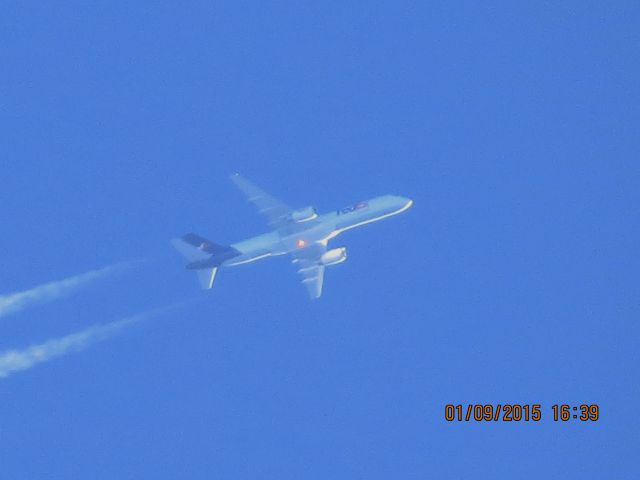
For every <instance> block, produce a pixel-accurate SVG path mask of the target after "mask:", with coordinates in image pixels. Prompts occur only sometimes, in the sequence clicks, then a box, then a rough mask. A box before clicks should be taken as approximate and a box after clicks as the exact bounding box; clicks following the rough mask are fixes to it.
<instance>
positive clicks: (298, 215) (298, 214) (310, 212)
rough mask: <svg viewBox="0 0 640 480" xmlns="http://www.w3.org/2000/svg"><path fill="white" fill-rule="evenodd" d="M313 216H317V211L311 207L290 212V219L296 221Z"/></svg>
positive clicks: (300, 221)
mask: <svg viewBox="0 0 640 480" xmlns="http://www.w3.org/2000/svg"><path fill="white" fill-rule="evenodd" d="M314 218H318V213H317V212H316V209H315V208H313V207H305V208H301V209H300V210H296V211H294V212H293V213H292V214H291V220H293V221H294V222H296V223H302V222H308V221H309V220H313V219H314Z"/></svg>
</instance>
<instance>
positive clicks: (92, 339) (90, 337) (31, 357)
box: [0, 307, 171, 378]
mask: <svg viewBox="0 0 640 480" xmlns="http://www.w3.org/2000/svg"><path fill="white" fill-rule="evenodd" d="M168 308H171V307H167V308H159V309H155V310H150V311H148V312H145V313H141V314H138V315H134V316H131V317H127V318H123V319H122V320H117V321H115V322H111V323H106V324H103V325H93V326H91V327H89V328H87V329H85V330H81V331H79V332H76V333H72V334H70V335H66V336H64V337H57V338H52V339H49V340H47V341H45V342H44V343H39V344H36V345H31V346H30V347H27V348H25V349H24V350H7V351H5V352H2V353H0V378H6V377H8V376H9V375H11V374H13V373H15V372H18V371H21V370H28V369H30V368H32V367H33V366H35V365H37V364H39V363H44V362H48V361H49V360H52V359H54V358H56V357H61V356H63V355H67V354H68V353H72V352H79V351H81V350H84V349H86V348H87V347H89V346H91V345H92V344H94V343H96V342H100V341H102V340H106V339H108V338H110V337H112V336H114V335H116V334H117V333H120V332H121V331H123V330H124V329H126V328H127V327H129V326H131V325H133V324H135V323H138V322H140V321H142V320H145V319H147V318H149V317H153V316H155V315H159V314H161V313H163V312H165V311H166V310H167V309H168Z"/></svg>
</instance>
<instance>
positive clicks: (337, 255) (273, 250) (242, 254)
mask: <svg viewBox="0 0 640 480" xmlns="http://www.w3.org/2000/svg"><path fill="white" fill-rule="evenodd" d="M231 180H232V181H233V183H234V184H235V185H236V186H237V187H238V188H239V189H240V190H241V191H242V192H243V193H244V194H245V196H246V197H247V199H248V201H249V202H251V203H253V204H254V205H255V206H256V207H257V208H258V211H259V212H260V213H261V214H263V215H265V216H266V218H267V221H268V224H269V226H270V227H271V228H272V231H271V232H269V233H265V234H263V235H258V236H257V237H253V238H249V239H247V240H243V241H241V242H238V243H234V244H233V245H229V246H225V245H218V244H216V243H213V242H211V241H209V240H207V239H205V238H203V237H201V236H199V235H196V234H195V233H188V234H186V235H184V236H183V237H181V238H177V239H174V240H172V243H173V245H174V246H175V248H176V249H177V250H178V251H179V252H180V253H181V254H182V255H183V256H184V257H185V258H186V259H187V260H188V262H189V263H188V264H187V269H189V270H195V271H196V273H197V274H198V277H199V279H200V283H201V285H202V287H203V288H205V289H208V288H212V287H213V282H214V280H215V278H216V273H217V272H218V269H219V268H221V267H235V266H237V265H244V264H245V263H251V262H255V261H256V260H259V259H261V258H265V257H270V256H275V255H285V254H290V255H291V256H292V257H293V263H294V264H296V266H297V267H298V273H299V274H300V275H301V276H302V283H303V284H304V285H305V286H306V288H307V290H308V292H309V296H310V298H312V299H315V298H318V297H320V295H322V284H323V279H324V269H325V267H328V266H331V265H337V264H339V263H342V262H344V261H345V260H346V259H347V249H346V248H345V247H339V248H333V249H328V244H329V240H331V239H333V238H335V237H337V236H338V235H340V234H341V233H343V232H346V231H347V230H351V229H352V228H356V227H360V226H362V225H366V224H368V223H371V222H375V221H378V220H382V219H383V218H387V217H391V216H392V215H397V214H399V213H402V212H404V211H406V210H408V209H409V208H410V207H411V205H413V200H411V199H409V198H406V197H400V196H396V195H383V196H381V197H376V198H373V199H371V200H368V201H360V202H357V203H355V204H353V205H351V206H349V207H346V208H341V209H340V210H336V211H333V212H329V213H325V214H322V215H318V213H317V212H316V209H315V208H313V207H305V208H301V209H297V210H296V209H292V208H290V207H288V206H287V205H285V204H284V203H282V202H281V201H280V200H278V199H276V198H274V197H272V196H271V195H269V194H268V193H266V192H265V191H263V190H262V189H261V188H259V187H258V186H256V185H254V184H253V183H252V182H250V181H249V180H247V179H246V178H243V177H242V176H240V175H239V174H234V175H232V176H231Z"/></svg>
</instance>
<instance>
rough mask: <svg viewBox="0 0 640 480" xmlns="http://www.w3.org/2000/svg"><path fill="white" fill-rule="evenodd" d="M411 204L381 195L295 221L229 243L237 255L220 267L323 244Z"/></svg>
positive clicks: (403, 199) (405, 208)
mask: <svg viewBox="0 0 640 480" xmlns="http://www.w3.org/2000/svg"><path fill="white" fill-rule="evenodd" d="M412 204H413V201H412V200H410V199H408V198H406V197H400V196H396V195H383V196H381V197H376V198H374V199H371V200H369V201H367V202H358V203H356V204H354V205H351V206H349V207H346V208H342V209H340V210H337V211H333V212H330V213H325V214H323V215H320V216H318V217H317V218H314V219H313V220H311V221H307V222H301V223H295V224H292V225H291V226H289V227H287V228H283V229H280V230H276V231H273V232H270V233H265V234H262V235H258V236H256V237H252V238H249V239H247V240H243V241H241V242H238V243H235V244H233V245H231V246H232V247H233V248H235V249H236V250H237V251H239V252H240V255H239V256H236V257H233V258H231V259H229V260H227V261H225V262H224V263H223V264H222V266H225V267H231V266H236V265H242V264H245V263H250V262H254V261H256V260H259V259H261V258H265V257H269V256H272V255H284V254H287V253H292V252H295V251H296V250H299V249H302V248H306V247H308V246H310V245H312V244H314V243H324V244H326V242H328V241H329V240H331V239H332V238H335V237H337V236H338V235H340V234H341V233H342V232H345V231H347V230H350V229H352V228H355V227H360V226H362V225H366V224H367V223H371V222H375V221H377V220H382V219H383V218H387V217H390V216H392V215H397V214H399V213H402V212H404V211H405V210H407V209H408V208H410V207H411V205H412Z"/></svg>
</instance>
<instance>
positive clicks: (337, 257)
mask: <svg viewBox="0 0 640 480" xmlns="http://www.w3.org/2000/svg"><path fill="white" fill-rule="evenodd" d="M346 259H347V249H346V248H345V247H340V248H334V249H333V250H329V251H327V252H324V253H323V254H322V256H321V257H320V263H321V264H322V265H324V266H325V267H328V266H329V265H337V264H338V263H342V262H344V261H345V260H346Z"/></svg>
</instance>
